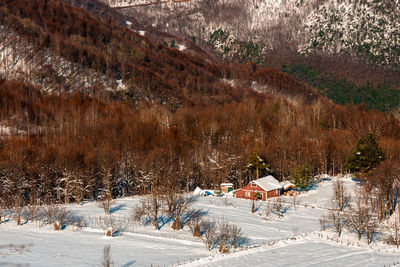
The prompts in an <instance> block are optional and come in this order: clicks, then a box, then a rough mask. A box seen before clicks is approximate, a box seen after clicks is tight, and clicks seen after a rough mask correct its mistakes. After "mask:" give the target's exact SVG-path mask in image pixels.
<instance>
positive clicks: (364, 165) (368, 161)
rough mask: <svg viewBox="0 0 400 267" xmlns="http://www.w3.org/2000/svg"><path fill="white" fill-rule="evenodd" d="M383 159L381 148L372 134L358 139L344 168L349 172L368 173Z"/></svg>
mask: <svg viewBox="0 0 400 267" xmlns="http://www.w3.org/2000/svg"><path fill="white" fill-rule="evenodd" d="M384 159H385V155H384V154H383V151H382V149H381V148H380V147H379V145H378V143H377V142H376V138H375V136H374V135H373V134H368V135H367V136H365V137H362V138H360V140H358V142H357V145H356V148H355V149H354V150H353V152H352V155H351V157H349V158H348V159H347V161H346V165H345V166H346V168H347V169H348V170H349V171H351V172H358V173H368V172H369V171H371V170H372V169H374V168H375V167H376V166H377V165H378V164H379V163H380V162H381V161H383V160H384Z"/></svg>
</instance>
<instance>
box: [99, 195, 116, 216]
mask: <svg viewBox="0 0 400 267" xmlns="http://www.w3.org/2000/svg"><path fill="white" fill-rule="evenodd" d="M113 204H114V200H113V199H112V198H110V197H106V196H104V195H101V196H99V198H98V207H99V208H102V209H103V210H104V213H105V214H107V215H109V214H110V209H111V206H112V205H113Z"/></svg>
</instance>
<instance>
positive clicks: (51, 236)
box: [0, 179, 400, 266]
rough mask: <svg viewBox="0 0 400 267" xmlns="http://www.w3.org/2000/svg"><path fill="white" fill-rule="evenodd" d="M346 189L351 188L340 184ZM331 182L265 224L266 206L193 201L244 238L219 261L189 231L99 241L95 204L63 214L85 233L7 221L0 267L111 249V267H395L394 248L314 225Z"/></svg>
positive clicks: (143, 230)
mask: <svg viewBox="0 0 400 267" xmlns="http://www.w3.org/2000/svg"><path fill="white" fill-rule="evenodd" d="M345 181H346V186H347V187H348V188H352V187H354V186H355V182H353V181H352V180H351V179H346V180H345ZM332 185H333V182H331V181H327V182H324V183H321V184H320V186H319V187H318V188H317V189H315V190H312V191H310V192H307V193H304V194H302V195H300V196H298V198H297V199H298V200H300V203H299V205H298V207H297V208H296V209H294V208H293V207H292V206H291V201H292V199H293V198H292V197H284V199H285V201H286V203H287V206H288V207H289V209H288V211H287V212H286V214H285V215H284V217H283V218H277V217H276V216H275V217H274V216H270V218H268V219H265V215H264V209H265V207H266V206H267V203H265V202H258V203H257V204H258V205H257V207H258V211H257V212H256V213H254V214H252V213H251V212H250V210H251V201H248V200H241V199H227V200H225V199H224V198H218V197H199V199H198V201H197V202H196V203H195V207H196V208H201V209H203V210H204V211H207V216H206V217H208V218H215V219H219V220H222V219H225V220H226V221H229V222H231V223H234V224H236V225H237V226H239V227H241V228H242V230H243V232H244V233H245V235H246V236H247V237H248V238H249V242H248V244H247V248H242V249H238V250H237V251H236V252H231V253H226V254H223V255H221V254H219V253H218V252H217V249H214V250H212V251H211V252H209V251H207V250H206V248H205V246H204V244H203V243H202V242H201V240H199V239H197V238H195V237H192V234H191V232H190V231H189V229H188V227H187V226H186V227H184V229H183V230H181V231H173V230H171V229H170V228H171V223H167V224H165V225H164V226H162V227H161V229H160V230H159V231H155V230H154V228H152V226H150V225H148V226H143V225H137V224H134V223H133V222H130V221H129V225H128V227H127V228H126V230H125V231H124V232H122V233H121V234H119V235H117V236H115V237H105V236H104V230H103V229H98V228H96V227H95V226H94V224H91V222H92V219H91V218H95V217H96V216H102V215H103V214H104V212H103V210H102V209H101V208H99V207H98V206H97V205H96V203H85V204H83V205H80V206H77V205H68V206H67V207H68V209H70V210H73V211H74V212H75V213H76V214H78V215H80V216H84V217H85V219H86V220H87V221H88V222H89V226H88V227H84V228H83V229H74V227H72V226H68V227H67V228H66V229H64V230H62V231H58V232H56V231H54V230H53V227H52V226H51V225H48V226H43V227H42V228H40V229H38V228H37V227H36V226H35V224H34V223H26V224H23V225H22V226H16V223H15V221H13V220H9V221H8V222H6V223H3V224H0V240H1V242H0V266H99V265H101V262H102V257H103V248H104V246H105V245H108V244H110V245H111V254H112V261H113V262H114V266H151V265H152V266H164V265H165V266H170V265H182V264H184V265H187V266H199V265H200V266H203V265H204V266H243V265H245V264H246V265H250V266H272V265H273V266H287V265H296V266H313V265H314V266H339V265H342V266H384V265H386V266H388V265H391V266H393V265H395V264H399V263H398V262H399V261H400V256H399V254H398V252H397V250H396V249H395V247H393V246H387V245H384V244H383V243H382V242H378V243H377V244H373V248H372V247H369V246H367V244H366V241H365V240H361V241H360V242H357V241H356V235H355V234H352V233H346V234H345V235H344V236H343V237H342V238H341V240H336V239H335V234H334V233H329V232H321V231H320V224H319V219H320V218H321V216H323V215H324V214H326V213H327V212H328V210H327V208H329V207H330V198H331V196H332ZM139 200H140V198H139V197H134V198H124V199H120V200H117V201H116V202H115V203H114V205H113V208H112V216H114V217H118V218H125V219H127V218H129V214H130V212H131V209H132V207H134V206H135V205H136V204H137V203H138V202H139Z"/></svg>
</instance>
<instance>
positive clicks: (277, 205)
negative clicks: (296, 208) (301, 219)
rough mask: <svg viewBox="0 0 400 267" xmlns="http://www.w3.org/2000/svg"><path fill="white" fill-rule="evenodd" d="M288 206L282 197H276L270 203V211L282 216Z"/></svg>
mask: <svg viewBox="0 0 400 267" xmlns="http://www.w3.org/2000/svg"><path fill="white" fill-rule="evenodd" d="M288 209H289V208H288V207H286V206H285V202H284V200H283V198H277V199H276V200H275V201H274V202H273V203H272V209H271V212H272V213H274V214H276V215H278V217H279V218H282V217H283V215H284V214H285V213H286V211H287V210H288Z"/></svg>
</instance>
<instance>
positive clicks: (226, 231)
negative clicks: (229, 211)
mask: <svg viewBox="0 0 400 267" xmlns="http://www.w3.org/2000/svg"><path fill="white" fill-rule="evenodd" d="M199 228H200V233H201V238H202V240H203V243H204V244H205V246H206V248H207V249H208V250H211V249H213V248H214V247H216V246H218V251H219V252H221V253H226V252H228V251H229V249H231V248H238V247H240V246H242V245H245V244H247V243H248V238H247V237H245V236H244V234H243V231H242V229H241V228H240V227H238V226H236V225H235V224H232V223H229V222H227V221H226V220H221V221H218V222H215V221H213V220H203V221H201V222H200V224H199Z"/></svg>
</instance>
